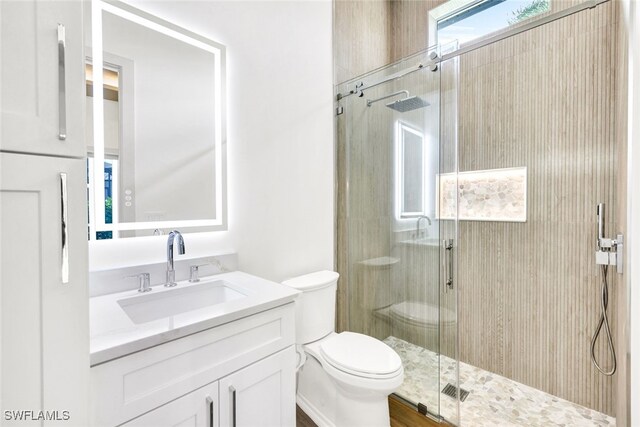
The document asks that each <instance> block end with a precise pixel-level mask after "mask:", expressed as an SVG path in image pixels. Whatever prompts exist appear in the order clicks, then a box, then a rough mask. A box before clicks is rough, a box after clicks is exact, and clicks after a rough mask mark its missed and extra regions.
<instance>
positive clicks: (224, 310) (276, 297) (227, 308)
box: [89, 271, 299, 366]
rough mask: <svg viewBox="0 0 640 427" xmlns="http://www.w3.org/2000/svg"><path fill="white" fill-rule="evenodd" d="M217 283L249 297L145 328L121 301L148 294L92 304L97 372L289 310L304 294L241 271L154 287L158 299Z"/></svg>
mask: <svg viewBox="0 0 640 427" xmlns="http://www.w3.org/2000/svg"><path fill="white" fill-rule="evenodd" d="M215 280H224V281H226V282H229V283H231V284H232V285H233V287H234V288H236V289H238V290H240V291H241V292H242V293H244V294H245V295H246V297H244V298H239V299H235V300H232V301H227V302H224V303H221V304H216V305H211V306H207V307H204V308H200V309H197V310H192V311H188V312H185V313H181V314H178V315H175V316H170V317H165V318H162V319H158V320H154V321H150V322H146V323H140V324H136V323H134V322H133V321H132V320H131V319H130V318H129V316H128V315H127V314H126V313H125V312H124V310H123V309H122V308H121V306H120V304H119V303H118V300H122V299H127V298H132V297H143V296H145V295H148V294H147V293H145V294H142V293H139V292H138V291H137V290H133V291H125V292H119V293H115V294H109V295H103V296H99V297H94V298H90V299H89V307H90V330H91V342H90V351H91V366H94V365H98V364H100V363H104V362H107V361H109V360H112V359H116V358H118V357H122V356H126V355H128V354H131V353H134V352H136V351H140V350H144V349H147V348H150V347H153V346H156V345H160V344H163V343H165V342H168V341H172V340H175V339H177V338H181V337H184V336H187V335H190V334H193V333H196V332H200V331H203V330H205V329H209V328H213V327H215V326H219V325H222V324H224V323H228V322H232V321H234V320H238V319H241V318H243V317H247V316H251V315H252V314H256V313H259V312H261V311H265V310H269V309H271V308H274V307H278V306H281V305H284V304H287V303H289V302H292V301H293V300H294V299H295V297H296V296H297V295H298V294H299V292H298V291H296V290H294V289H291V288H288V287H286V286H284V285H281V284H279V283H275V282H271V281H269V280H265V279H262V278H259V277H256V276H252V275H250V274H246V273H242V272H239V271H234V272H231V273H223V274H216V275H214V276H208V277H201V278H200V282H197V283H189V282H188V281H183V282H178V285H177V287H175V288H165V287H164V286H162V285H158V286H154V287H153V291H152V293H153V294H159V293H162V292H170V291H171V290H173V289H177V288H179V287H182V288H186V287H189V286H194V285H201V284H203V283H207V282H209V281H215Z"/></svg>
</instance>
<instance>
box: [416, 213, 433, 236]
mask: <svg viewBox="0 0 640 427" xmlns="http://www.w3.org/2000/svg"><path fill="white" fill-rule="evenodd" d="M423 219H426V220H427V222H428V223H429V225H431V218H429V217H428V216H426V215H420V216H419V217H418V221H416V239H419V238H420V221H422V220H423Z"/></svg>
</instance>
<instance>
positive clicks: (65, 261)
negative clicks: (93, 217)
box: [60, 172, 69, 283]
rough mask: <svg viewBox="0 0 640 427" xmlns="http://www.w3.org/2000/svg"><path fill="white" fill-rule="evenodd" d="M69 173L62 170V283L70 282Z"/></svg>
mask: <svg viewBox="0 0 640 427" xmlns="http://www.w3.org/2000/svg"><path fill="white" fill-rule="evenodd" d="M67 221H68V208H67V174H66V173H65V172H60V225H61V227H62V228H61V231H62V234H61V242H62V266H61V273H62V283H69V235H68V230H67V226H68V224H67Z"/></svg>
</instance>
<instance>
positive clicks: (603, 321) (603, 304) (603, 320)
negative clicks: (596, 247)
mask: <svg viewBox="0 0 640 427" xmlns="http://www.w3.org/2000/svg"><path fill="white" fill-rule="evenodd" d="M608 269H609V266H608V265H603V266H601V270H602V291H601V295H600V309H601V310H602V314H601V315H600V321H599V322H598V327H597V328H596V332H595V334H593V338H591V361H592V362H593V364H594V366H595V367H596V369H597V370H598V371H600V372H601V373H602V374H604V375H606V376H609V377H610V376H612V375H613V374H614V373H615V372H616V350H615V348H614V346H613V338H612V337H611V328H610V327H609V319H608V318H607V305H609V285H608V283H607V270H608ZM603 326H604V331H605V333H606V334H607V344H608V346H609V351H610V352H611V359H612V360H613V364H612V366H611V370H609V371H605V370H604V369H602V367H600V365H599V364H598V361H597V360H596V341H597V340H598V336H599V335H600V332H601V331H602V327H603Z"/></svg>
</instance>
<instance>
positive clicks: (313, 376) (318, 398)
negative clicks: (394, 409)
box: [296, 355, 393, 427]
mask: <svg viewBox="0 0 640 427" xmlns="http://www.w3.org/2000/svg"><path fill="white" fill-rule="evenodd" d="M297 380H298V392H297V396H296V400H297V403H298V406H300V408H301V409H302V410H303V411H304V412H305V413H306V414H307V415H308V416H309V417H310V418H311V419H312V420H313V422H315V423H316V424H317V425H318V426H319V427H352V426H353V427H360V426H362V427H389V423H390V420H389V403H388V396H389V394H390V393H391V392H393V390H390V391H389V393H384V392H380V391H375V392H374V391H370V390H366V389H361V388H355V387H352V386H348V385H345V384H340V383H338V382H337V381H335V380H334V379H333V378H331V377H330V376H329V375H328V374H327V373H326V372H325V370H324V369H323V368H322V365H321V364H320V362H318V360H317V359H316V358H314V357H313V356H310V355H307V360H306V363H305V364H304V365H303V366H302V367H301V368H300V370H299V371H298V378H297Z"/></svg>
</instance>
